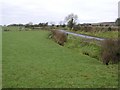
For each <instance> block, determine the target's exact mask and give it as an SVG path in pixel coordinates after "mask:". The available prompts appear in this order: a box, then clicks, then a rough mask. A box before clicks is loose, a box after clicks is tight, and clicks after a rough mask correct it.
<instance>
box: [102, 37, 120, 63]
mask: <svg viewBox="0 0 120 90" xmlns="http://www.w3.org/2000/svg"><path fill="white" fill-rule="evenodd" d="M119 43H120V39H117V40H114V39H107V40H104V41H103V42H102V45H101V58H102V60H103V63H104V64H106V65H108V63H109V62H111V63H118V62H119V61H120V60H119V58H120V47H119Z"/></svg>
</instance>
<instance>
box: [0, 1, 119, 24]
mask: <svg viewBox="0 0 120 90" xmlns="http://www.w3.org/2000/svg"><path fill="white" fill-rule="evenodd" d="M119 1H120V0H0V25H8V24H13V23H14V24H15V23H16V24H27V23H29V22H33V24H38V23H45V22H48V23H54V24H59V23H60V22H63V21H64V19H65V17H66V16H68V15H69V14H71V13H74V14H75V15H77V16H78V20H77V22H78V23H97V22H112V21H115V20H116V19H117V18H118V2H119Z"/></svg>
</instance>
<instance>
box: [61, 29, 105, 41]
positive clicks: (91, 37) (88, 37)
mask: <svg viewBox="0 0 120 90" xmlns="http://www.w3.org/2000/svg"><path fill="white" fill-rule="evenodd" d="M60 31H62V32H65V33H68V34H71V35H74V36H78V37H82V38H86V39H94V40H98V41H103V40H105V39H104V38H98V37H93V36H87V35H83V34H76V33H73V32H68V31H65V30H60Z"/></svg>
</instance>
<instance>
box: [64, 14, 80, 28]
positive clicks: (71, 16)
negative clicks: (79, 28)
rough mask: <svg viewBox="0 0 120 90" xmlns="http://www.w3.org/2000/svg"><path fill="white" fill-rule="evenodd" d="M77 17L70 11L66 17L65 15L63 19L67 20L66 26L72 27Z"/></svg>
mask: <svg viewBox="0 0 120 90" xmlns="http://www.w3.org/2000/svg"><path fill="white" fill-rule="evenodd" d="M77 19H78V16H77V15H75V14H73V13H71V14H69V15H68V16H67V17H65V21H66V22H67V26H68V27H69V28H70V29H72V28H73V27H74V25H75V24H76V22H77Z"/></svg>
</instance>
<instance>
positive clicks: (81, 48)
mask: <svg viewBox="0 0 120 90" xmlns="http://www.w3.org/2000/svg"><path fill="white" fill-rule="evenodd" d="M96 43H98V42H97V41H94V40H89V39H88V40H87V39H83V38H79V37H76V36H72V35H69V37H68V42H67V43H66V47H67V48H70V49H73V50H76V51H77V52H78V53H81V54H84V55H88V56H90V57H92V58H96V59H100V49H101V48H100V46H98V45H97V44H96Z"/></svg>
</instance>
